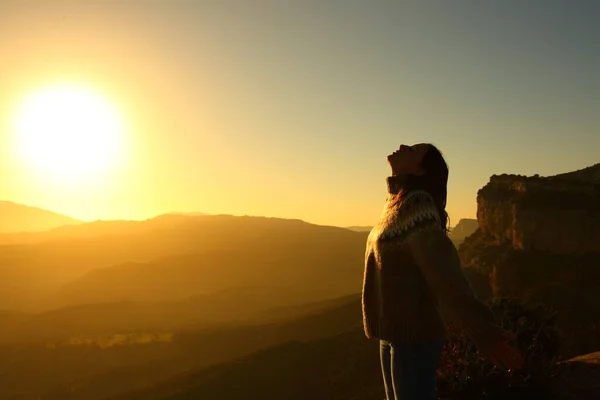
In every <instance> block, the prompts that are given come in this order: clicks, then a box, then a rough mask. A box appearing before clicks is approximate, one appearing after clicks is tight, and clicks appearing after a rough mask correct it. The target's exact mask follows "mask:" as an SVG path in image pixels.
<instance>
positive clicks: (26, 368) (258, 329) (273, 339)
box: [0, 295, 361, 400]
mask: <svg viewBox="0 0 600 400" xmlns="http://www.w3.org/2000/svg"><path fill="white" fill-rule="evenodd" d="M327 303H329V305H326V304H321V306H325V307H324V308H323V307H320V306H319V305H307V307H308V308H306V309H304V308H303V307H300V308H298V307H293V308H292V309H291V310H290V311H291V312H290V313H289V314H288V315H287V317H286V318H284V319H279V320H271V321H269V322H264V321H263V322H261V321H256V322H252V321H247V322H245V323H237V324H227V325H217V326H212V327H203V328H201V329H198V328H196V329H185V330H173V331H169V330H157V331H142V330H138V331H134V332H130V333H129V334H127V333H121V334H112V335H108V334H106V335H93V336H77V335H73V336H71V337H69V338H68V339H66V340H61V341H56V342H50V341H42V342H39V343H27V344H25V343H23V344H16V343H13V344H0V355H1V356H0V387H2V392H1V393H0V398H2V399H5V398H6V399H8V398H10V399H30V398H43V399H45V400H70V399H72V400H103V399H106V398H107V397H109V396H114V395H117V394H120V393H127V392H129V391H132V390H138V389H141V388H143V387H147V386H151V385H154V384H155V383H156V382H160V381H165V380H169V379H171V378H175V377H176V376H178V375H181V374H185V373H187V371H192V370H197V369H200V368H206V367H209V366H212V365H217V364H219V363H226V362H229V361H231V360H236V359H240V358H243V357H248V356H250V355H251V354H253V353H255V352H257V351H260V350H262V349H266V348H269V347H272V346H278V345H280V344H282V343H287V342H290V341H298V340H300V341H313V340H321V339H324V338H327V337H332V336H335V335H338V334H341V333H343V332H348V331H351V330H353V329H359V327H360V325H361V317H360V300H359V297H358V296H357V295H354V296H351V297H348V298H345V299H337V300H332V301H331V302H327ZM315 306H316V308H315V309H313V310H310V308H312V307H315ZM294 310H295V311H294ZM42 329H43V327H42ZM316 360H318V359H315V361H316Z"/></svg>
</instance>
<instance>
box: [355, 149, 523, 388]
mask: <svg viewBox="0 0 600 400" xmlns="http://www.w3.org/2000/svg"><path fill="white" fill-rule="evenodd" d="M387 161H388V164H389V165H390V167H391V169H392V175H391V176H389V177H388V178H387V188H388V198H387V201H386V204H385V207H384V210H383V213H382V215H381V217H380V219H379V221H378V222H377V223H376V224H375V226H374V227H373V229H372V230H371V233H370V234H369V238H368V240H367V248H366V253H365V272H364V281H363V291H362V311H363V325H364V329H365V334H366V336H367V337H368V338H376V339H379V341H380V356H381V368H382V372H383V382H384V386H385V391H386V396H387V399H388V400H413V399H414V400H416V399H419V400H425V399H426V400H429V399H435V398H436V393H435V392H436V390H435V389H436V370H437V366H438V362H439V359H440V356H441V352H442V346H443V342H444V337H445V322H448V321H453V322H455V323H457V324H458V325H459V326H461V327H462V328H463V329H464V330H465V331H466V332H467V333H468V335H469V337H470V338H471V340H473V342H474V344H475V346H476V347H477V349H478V350H479V351H480V352H482V353H483V354H485V355H487V356H488V357H489V358H490V360H491V361H492V362H493V363H494V364H495V365H496V366H498V367H501V368H507V369H509V370H510V369H518V368H520V367H521V365H522V363H523V360H522V358H521V356H520V354H519V353H518V351H517V350H515V349H514V348H512V347H511V346H509V345H508V344H507V343H506V340H509V339H511V338H512V335H510V334H509V333H508V332H505V331H503V330H502V329H501V328H500V327H499V326H497V325H495V324H494V319H493V315H492V313H491V311H490V310H489V309H488V308H487V307H486V306H485V305H484V304H483V303H482V302H481V301H479V299H478V298H477V296H476V295H475V294H474V293H473V290H472V289H471V286H470V285H469V283H468V281H467V279H466V278H465V276H464V274H463V272H462V268H461V265H460V259H459V257H458V253H457V251H456V248H455V247H454V245H453V244H452V242H451V241H450V239H449V238H448V236H447V235H446V234H447V227H446V226H447V221H448V215H447V213H446V211H445V208H446V194H447V182H448V166H447V165H446V162H445V161H444V158H443V156H442V154H441V153H440V151H439V150H438V149H437V148H436V147H435V146H433V145H431V144H425V143H421V144H417V145H414V146H405V145H401V146H400V148H399V149H398V150H396V151H394V152H393V153H392V154H390V155H389V156H388V157H387Z"/></svg>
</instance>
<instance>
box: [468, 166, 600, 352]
mask: <svg viewBox="0 0 600 400" xmlns="http://www.w3.org/2000/svg"><path fill="white" fill-rule="evenodd" d="M599 177H600V164H597V165H595V166H593V167H590V168H586V169H584V170H580V171H575V172H573V173H568V174H562V175H557V176H553V177H540V176H537V175H536V176H532V177H526V176H520V175H494V176H492V177H491V179H490V181H489V183H488V184H487V185H485V186H484V187H483V188H482V189H480V190H479V192H478V194H477V220H478V224H479V228H478V229H477V231H476V232H475V233H473V234H472V235H471V236H469V237H467V238H466V239H465V241H464V242H463V243H462V244H461V245H460V248H459V252H460V255H461V260H462V263H463V266H464V267H465V272H466V273H467V275H468V277H469V279H470V281H471V283H472V285H473V287H474V289H475V290H476V292H477V293H478V294H479V296H481V297H483V298H488V297H491V296H511V297H512V296H514V297H519V298H522V299H533V300H536V301H542V302H544V303H546V304H548V305H550V306H551V307H553V308H555V309H557V310H558V311H559V313H560V319H561V321H562V322H563V323H564V324H566V325H569V326H571V327H573V326H574V324H579V326H583V325H585V324H588V325H589V324H596V325H598V324H600V179H599ZM566 325H565V326H566ZM595 335H596V336H597V332H596V334H595ZM591 336H593V335H590V341H587V339H585V340H584V338H583V337H580V338H579V339H580V340H577V338H573V341H572V343H571V344H572V345H573V346H571V348H572V350H573V352H574V354H581V353H583V352H586V351H594V350H597V348H598V347H600V338H596V341H595V342H594V341H593V340H592V339H593V338H591ZM583 342H587V344H589V346H587V345H583V346H579V345H580V344H581V343H583ZM592 342H594V343H593V344H592ZM593 346H597V347H593Z"/></svg>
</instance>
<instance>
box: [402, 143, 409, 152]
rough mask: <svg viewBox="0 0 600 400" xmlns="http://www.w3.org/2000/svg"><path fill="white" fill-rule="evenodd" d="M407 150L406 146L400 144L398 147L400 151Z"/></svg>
mask: <svg viewBox="0 0 600 400" xmlns="http://www.w3.org/2000/svg"><path fill="white" fill-rule="evenodd" d="M407 148H408V146H406V145H404V144H401V145H400V151H403V150H406V149H407Z"/></svg>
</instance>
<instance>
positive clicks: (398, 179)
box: [386, 175, 408, 194]
mask: <svg viewBox="0 0 600 400" xmlns="http://www.w3.org/2000/svg"><path fill="white" fill-rule="evenodd" d="M407 181H408V175H391V176H388V177H387V178H386V183H387V188H388V193H390V194H397V193H399V192H400V190H402V188H404V186H405V185H406V182H407Z"/></svg>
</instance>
